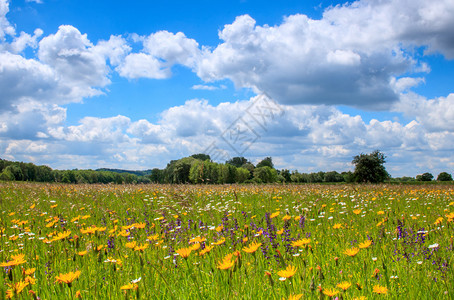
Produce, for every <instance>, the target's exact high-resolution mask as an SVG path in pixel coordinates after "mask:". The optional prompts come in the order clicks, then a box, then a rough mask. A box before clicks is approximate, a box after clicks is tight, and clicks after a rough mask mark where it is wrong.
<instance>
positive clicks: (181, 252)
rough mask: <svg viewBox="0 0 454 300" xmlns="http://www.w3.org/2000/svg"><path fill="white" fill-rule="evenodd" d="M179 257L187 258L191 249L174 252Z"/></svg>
mask: <svg viewBox="0 0 454 300" xmlns="http://www.w3.org/2000/svg"><path fill="white" fill-rule="evenodd" d="M176 252H177V253H178V254H179V255H180V256H181V257H183V258H188V256H189V254H191V252H192V249H191V248H181V249H178V250H177V251H176Z"/></svg>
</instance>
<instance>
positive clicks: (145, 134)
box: [0, 95, 454, 176]
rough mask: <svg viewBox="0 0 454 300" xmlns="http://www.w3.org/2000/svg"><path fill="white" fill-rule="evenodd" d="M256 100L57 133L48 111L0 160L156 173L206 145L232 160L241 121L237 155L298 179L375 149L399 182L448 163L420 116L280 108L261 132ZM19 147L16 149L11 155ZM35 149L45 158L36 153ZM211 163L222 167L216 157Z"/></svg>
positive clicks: (445, 142) (449, 138) (190, 104)
mask: <svg viewBox="0 0 454 300" xmlns="http://www.w3.org/2000/svg"><path fill="white" fill-rule="evenodd" d="M450 97H451V95H450V96H449V97H446V98H442V99H441V100H442V101H447V99H451V98H450ZM256 99H257V97H253V98H251V99H249V100H243V101H237V102H234V103H228V102H226V103H220V104H218V105H211V104H210V103H209V102H208V101H206V100H199V99H193V100H188V101H186V103H185V104H184V105H180V106H175V107H171V108H169V109H167V110H165V111H163V112H162V113H161V115H160V118H159V120H158V121H157V122H156V123H153V122H150V121H149V120H145V119H142V120H138V121H131V119H130V118H128V117H126V116H121V115H119V116H116V117H110V118H96V117H85V118H83V119H82V120H80V123H79V124H78V125H76V126H64V122H63V120H64V119H65V113H66V111H62V110H60V109H59V108H58V106H54V108H53V109H54V112H53V113H52V114H47V115H46V114H45V113H44V112H42V113H41V118H42V121H41V122H42V123H43V124H46V125H45V126H41V127H40V128H37V129H35V131H34V133H33V134H35V136H38V138H34V139H33V138H31V137H30V136H26V135H24V136H22V138H21V141H22V142H21V143H18V140H17V139H10V140H8V139H3V140H1V142H0V144H1V145H0V146H1V147H3V149H7V151H5V153H4V155H5V156H4V157H6V158H8V157H10V159H13V158H14V159H21V158H24V157H27V155H29V156H34V157H35V158H36V157H40V158H41V161H46V159H48V158H47V156H49V155H54V158H53V159H54V160H55V157H58V159H63V157H67V156H69V157H72V158H73V160H72V161H73V165H71V161H66V163H65V168H71V167H79V168H80V167H81V165H79V161H81V162H85V163H87V164H88V165H89V162H90V161H91V165H90V167H94V166H96V167H98V166H99V167H101V166H119V165H121V166H122V167H134V166H135V167H136V168H141V169H143V168H152V167H161V168H162V167H165V164H166V163H167V162H168V161H169V160H171V159H176V158H180V157H183V156H187V155H191V154H194V153H200V152H203V151H204V150H206V149H207V148H208V147H209V146H210V145H211V144H213V143H215V144H216V145H217V146H218V147H220V148H221V149H223V150H225V151H227V153H229V155H230V156H236V155H237V153H236V152H235V151H233V150H232V149H231V148H230V146H229V142H230V143H232V140H229V138H231V137H230V136H228V135H225V132H226V129H227V128H231V127H232V124H236V123H235V122H238V120H246V121H247V122H249V123H248V126H249V127H250V128H252V129H253V130H254V131H255V132H256V133H258V138H257V139H256V140H255V141H254V142H253V143H252V144H251V145H250V147H249V148H248V149H247V151H246V152H244V153H243V155H244V156H246V157H247V158H249V159H251V160H253V161H254V160H259V159H261V158H263V157H265V156H272V157H273V158H275V159H276V162H279V165H276V166H277V167H278V168H290V169H298V170H300V171H302V172H316V171H320V170H324V171H330V170H337V171H345V170H349V169H352V165H351V160H352V157H353V156H354V155H356V154H358V153H360V152H364V153H367V152H371V151H373V150H375V149H380V150H382V151H383V152H384V153H385V154H386V155H387V156H388V162H389V164H388V165H389V170H390V171H391V172H392V174H393V175H394V176H398V175H400V176H402V175H416V174H418V173H420V172H423V171H427V170H431V171H432V172H441V171H442V170H443V168H444V166H445V164H444V163H442V162H441V159H442V158H449V157H451V158H452V154H451V153H452V151H453V150H454V149H453V146H452V145H453V144H454V134H453V133H452V132H450V131H447V130H443V128H439V130H438V131H431V130H430V128H429V129H428V128H426V127H425V123H424V122H423V120H422V119H419V118H420V117H415V120H413V121H411V122H409V123H407V124H403V123H400V122H397V121H394V122H392V121H386V120H385V121H378V120H375V119H372V120H371V121H369V122H366V121H364V120H363V119H362V118H361V117H360V116H351V115H348V114H345V113H342V112H341V111H339V110H338V109H337V108H335V107H333V106H318V105H291V106H289V105H281V106H280V108H281V109H282V111H283V114H279V115H276V116H275V118H272V119H270V120H269V122H267V123H266V127H263V126H261V125H260V124H259V123H257V122H256V121H254V120H253V119H251V118H248V117H247V116H246V114H247V111H248V109H249V110H250V109H251V108H250V107H251V105H254V103H255V102H254V101H256ZM438 101H440V99H438ZM435 102H436V101H435ZM435 102H434V103H435ZM429 103H431V102H430V101H429ZM443 103H444V102H443ZM444 105H445V104H444ZM38 108H39V107H38V106H37V107H36V108H35V110H38ZM421 109H424V108H421ZM414 112H415V111H413V113H414ZM24 116H25V115H24ZM17 121H18V122H20V121H24V120H17ZM254 122H255V123H254ZM5 126H6V127H8V126H9V124H8V123H5V124H2V123H0V134H1V131H2V130H3V128H5ZM29 127H31V126H26V128H29ZM6 130H8V128H6ZM37 131H38V132H37ZM18 132H20V131H18ZM26 141H27V142H26ZM30 145H32V146H30ZM19 147H22V148H21V149H20V150H18V149H19ZM27 149H28V150H27ZM39 149H46V151H43V152H39V151H38V150H39ZM16 151H17V152H16ZM77 157H79V158H80V159H75V158H77ZM429 157H432V158H433V157H438V158H439V161H438V162H437V161H436V160H435V159H432V160H431V161H432V166H431V169H428V166H427V165H421V166H418V165H415V164H414V163H411V162H412V160H413V159H415V160H416V161H419V160H421V159H426V158H429ZM218 161H223V160H222V158H218ZM60 163H61V162H60Z"/></svg>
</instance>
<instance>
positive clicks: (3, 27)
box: [0, 0, 16, 42]
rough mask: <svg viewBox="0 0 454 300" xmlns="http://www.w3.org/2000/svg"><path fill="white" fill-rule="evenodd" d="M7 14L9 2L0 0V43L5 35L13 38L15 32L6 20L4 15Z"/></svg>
mask: <svg viewBox="0 0 454 300" xmlns="http://www.w3.org/2000/svg"><path fill="white" fill-rule="evenodd" d="M8 12H9V1H8V0H0V42H2V41H3V40H4V39H5V36H6V35H10V36H13V35H15V34H16V31H15V29H14V27H13V26H11V24H10V23H9V21H8V19H6V14H7V13H8Z"/></svg>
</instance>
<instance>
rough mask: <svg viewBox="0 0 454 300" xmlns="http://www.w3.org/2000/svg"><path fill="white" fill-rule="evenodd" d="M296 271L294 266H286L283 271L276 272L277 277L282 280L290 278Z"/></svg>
mask: <svg viewBox="0 0 454 300" xmlns="http://www.w3.org/2000/svg"><path fill="white" fill-rule="evenodd" d="M296 270H297V268H295V267H294V266H291V265H288V266H287V268H286V269H285V270H281V271H279V272H277V275H279V276H280V277H284V278H290V277H292V276H293V275H295V273H296Z"/></svg>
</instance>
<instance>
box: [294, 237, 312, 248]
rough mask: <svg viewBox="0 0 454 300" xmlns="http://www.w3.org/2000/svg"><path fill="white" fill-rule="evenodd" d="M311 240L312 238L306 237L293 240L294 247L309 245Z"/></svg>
mask: <svg viewBox="0 0 454 300" xmlns="http://www.w3.org/2000/svg"><path fill="white" fill-rule="evenodd" d="M310 242H311V239H306V238H303V239H301V240H297V241H293V242H292V247H294V248H296V247H302V246H304V245H307V244H309V243H310Z"/></svg>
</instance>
